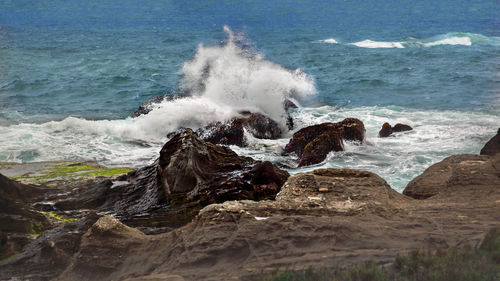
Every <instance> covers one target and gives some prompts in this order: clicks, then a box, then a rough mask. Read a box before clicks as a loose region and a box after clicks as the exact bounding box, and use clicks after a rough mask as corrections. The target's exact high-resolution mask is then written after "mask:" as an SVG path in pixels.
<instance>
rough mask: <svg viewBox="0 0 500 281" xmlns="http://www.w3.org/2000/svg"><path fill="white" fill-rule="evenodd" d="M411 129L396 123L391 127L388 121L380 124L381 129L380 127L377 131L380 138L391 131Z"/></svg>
mask: <svg viewBox="0 0 500 281" xmlns="http://www.w3.org/2000/svg"><path fill="white" fill-rule="evenodd" d="M411 130H413V128H412V127H410V126H408V125H405V124H401V123H397V124H396V125H394V127H392V126H391V125H390V124H389V123H387V122H386V123H384V124H383V125H382V129H380V131H379V132H378V136H379V137H381V138H385V137H388V136H390V135H392V133H397V132H405V131H411Z"/></svg>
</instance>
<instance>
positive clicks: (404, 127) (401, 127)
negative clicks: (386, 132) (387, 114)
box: [392, 123, 413, 133]
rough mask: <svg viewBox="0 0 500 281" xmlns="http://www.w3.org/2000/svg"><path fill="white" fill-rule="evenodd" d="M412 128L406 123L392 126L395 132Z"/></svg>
mask: <svg viewBox="0 0 500 281" xmlns="http://www.w3.org/2000/svg"><path fill="white" fill-rule="evenodd" d="M411 130H413V128H412V127H410V126H408V125H405V124H401V123H397V124H396V125H394V127H392V131H393V132H395V133H396V132H405V131H411Z"/></svg>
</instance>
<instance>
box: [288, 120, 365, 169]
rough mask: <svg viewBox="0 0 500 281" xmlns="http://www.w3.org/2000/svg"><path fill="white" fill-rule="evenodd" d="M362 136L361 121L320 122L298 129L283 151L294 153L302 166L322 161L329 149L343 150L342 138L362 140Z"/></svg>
mask: <svg viewBox="0 0 500 281" xmlns="http://www.w3.org/2000/svg"><path fill="white" fill-rule="evenodd" d="M364 138H365V126H364V124H363V122H361V121H360V120H359V119H355V118H346V119H344V120H343V121H341V122H338V123H322V124H319V125H313V126H309V127H305V128H303V129H300V130H299V131H297V132H296V133H295V134H293V137H292V139H290V141H289V143H288V144H287V145H286V147H285V152H286V153H291V152H294V153H296V154H297V156H298V157H299V159H298V162H299V167H302V166H307V165H312V164H317V163H320V162H322V161H323V160H325V158H326V156H327V155H328V153H330V152H331V151H343V150H344V144H343V141H344V140H349V141H358V142H363V140H364Z"/></svg>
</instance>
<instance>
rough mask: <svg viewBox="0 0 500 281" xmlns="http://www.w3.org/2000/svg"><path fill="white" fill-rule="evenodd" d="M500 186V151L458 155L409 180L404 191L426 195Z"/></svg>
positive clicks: (420, 196)
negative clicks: (491, 154) (497, 152)
mask: <svg viewBox="0 0 500 281" xmlns="http://www.w3.org/2000/svg"><path fill="white" fill-rule="evenodd" d="M488 186H491V187H492V188H493V187H495V186H496V189H499V187H500V155H497V156H496V157H491V156H487V155H467V154H466V155H454V156H450V157H448V158H446V159H444V160H443V161H441V162H439V163H436V164H434V165H432V166H430V167H429V168H428V169H427V170H425V172H424V173H423V174H421V175H420V176H418V177H416V178H415V179H413V180H412V181H410V182H409V183H408V185H407V186H406V188H405V189H404V191H403V194H405V195H407V196H410V197H413V198H415V199H426V198H429V197H432V196H436V195H438V194H441V195H442V196H445V197H446V196H448V197H449V196H450V193H452V192H453V193H457V192H458V191H459V190H461V189H462V188H466V189H470V188H472V189H473V190H476V192H480V191H479V190H480V189H481V188H485V187H488Z"/></svg>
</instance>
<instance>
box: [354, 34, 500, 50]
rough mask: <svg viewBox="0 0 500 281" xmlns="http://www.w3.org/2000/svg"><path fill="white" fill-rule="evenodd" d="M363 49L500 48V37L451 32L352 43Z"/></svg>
mask: <svg viewBox="0 0 500 281" xmlns="http://www.w3.org/2000/svg"><path fill="white" fill-rule="evenodd" d="M349 45H354V46H357V47H362V48H419V47H434V46H441V45H460V46H472V45H490V46H500V37H494V36H492V37H488V36H485V35H481V34H475V33H464V32H451V33H446V34H443V35H438V36H434V37H431V38H427V39H416V38H410V39H408V40H404V41H396V42H382V41H372V40H363V41H360V42H355V43H350V44H349Z"/></svg>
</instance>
